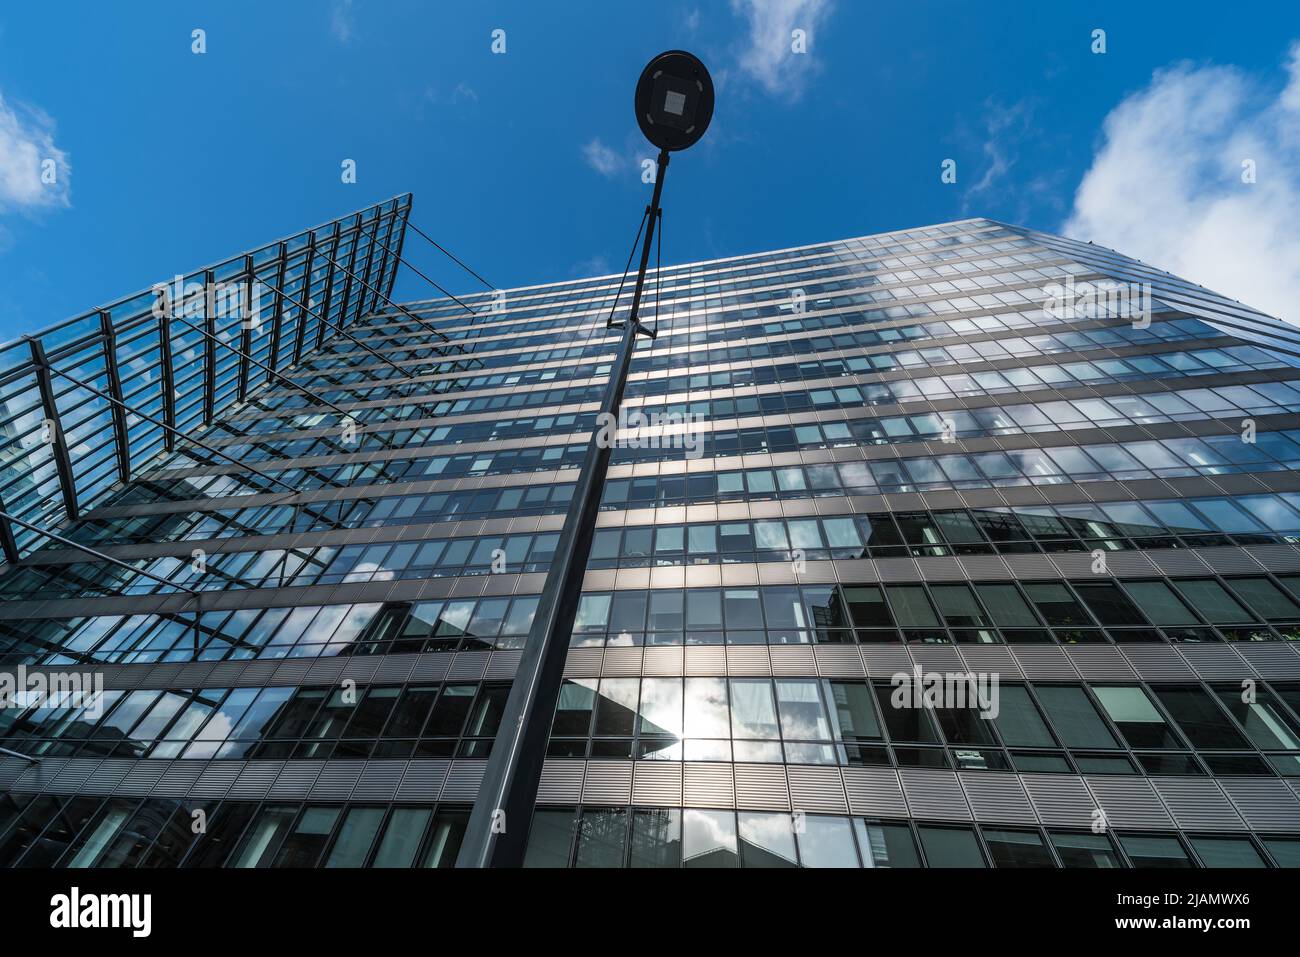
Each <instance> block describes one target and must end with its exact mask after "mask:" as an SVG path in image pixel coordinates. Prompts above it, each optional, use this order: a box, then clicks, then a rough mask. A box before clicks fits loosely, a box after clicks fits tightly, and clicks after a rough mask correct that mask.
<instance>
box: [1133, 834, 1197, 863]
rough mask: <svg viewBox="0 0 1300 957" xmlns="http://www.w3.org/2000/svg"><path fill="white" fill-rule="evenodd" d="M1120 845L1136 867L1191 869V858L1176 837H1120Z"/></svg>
mask: <svg viewBox="0 0 1300 957" xmlns="http://www.w3.org/2000/svg"><path fill="white" fill-rule="evenodd" d="M1119 842H1120V844H1122V845H1123V846H1124V852H1125V853H1126V854H1128V856H1129V860H1131V861H1132V862H1133V866H1134V867H1158V868H1170V867H1191V866H1192V861H1191V858H1189V857H1188V856H1187V851H1186V850H1185V849H1184V848H1183V845H1182V844H1180V843H1179V842H1178V839H1177V838H1175V837H1140V836H1134V835H1120V839H1119Z"/></svg>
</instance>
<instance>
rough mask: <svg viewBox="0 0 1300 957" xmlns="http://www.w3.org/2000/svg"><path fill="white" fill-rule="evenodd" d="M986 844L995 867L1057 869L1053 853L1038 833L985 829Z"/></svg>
mask: <svg viewBox="0 0 1300 957" xmlns="http://www.w3.org/2000/svg"><path fill="white" fill-rule="evenodd" d="M983 830H984V843H985V844H987V845H988V849H989V855H990V856H991V857H992V858H993V865H994V866H995V867H1055V866H1056V862H1055V861H1054V860H1052V855H1051V853H1050V852H1049V851H1048V850H1047V848H1046V847H1044V846H1043V839H1042V838H1041V837H1040V836H1039V835H1038V832H1037V831H1004V830H994V829H993V828H988V827H986V828H984V829H983Z"/></svg>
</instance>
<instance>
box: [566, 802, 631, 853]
mask: <svg viewBox="0 0 1300 957" xmlns="http://www.w3.org/2000/svg"><path fill="white" fill-rule="evenodd" d="M626 841H627V809H626V808H621V807H612V808H584V809H583V811H582V822H581V824H580V825H579V827H578V850H577V856H576V858H575V861H574V863H575V866H577V867H622V866H623V850H624V847H625V844H626Z"/></svg>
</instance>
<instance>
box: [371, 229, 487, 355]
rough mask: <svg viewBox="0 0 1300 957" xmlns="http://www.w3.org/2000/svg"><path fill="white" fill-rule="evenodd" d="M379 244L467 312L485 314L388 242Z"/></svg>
mask: <svg viewBox="0 0 1300 957" xmlns="http://www.w3.org/2000/svg"><path fill="white" fill-rule="evenodd" d="M376 241H377V242H378V240H376ZM379 246H380V248H381V249H384V250H386V251H387V252H389V253H391V254H392V256H393V258H394V259H396V260H397V261H398V262H399V263H401V264H402V265H403V266H405V267H406V268H407V269H409V270H411V272H413V273H415V274H416V275H417V276H419V277H420V278H421V279H423V280H424V281H425V282H427V283H428V284H429V285H430V286H432V287H433V288H434V289H436V290H438V292H440V293H442V294H443V295H444V296H446V297H447V298H448V299H451V300H452V301H453V302H455V303H456V304H457V305H458V306H460V307H461V308H462V309H464V310H465V311H466V312H468V313H469V314H470V315H471V316H481V315H483V313H481V312H480V311H478V310H477V309H475V308H474V307H473V306H471V305H469V304H468V303H466V302H465V301H463V300H462V299H460V298H458V297H457V296H455V295H454V294H453V293H450V292H448V291H447V290H446V289H444V288H443V287H442V286H440V285H438V284H437V283H436V282H434V281H433V280H432V279H430V278H429V277H428V276H426V275H425V274H424V273H423V272H422V271H421V270H419V269H418V268H416V266H415V264H414V263H412V262H411V261H410V260H408V259H404V258H402V256H401V255H399V254H398V252H397V251H396V250H395V249H393V248H392V247H391V246H389V245H388V244H387V243H379ZM384 298H385V299H387V298H388V297H387V296H385V297H384ZM389 301H390V302H391V300H389ZM398 308H399V309H400V308H401V307H400V306H399V307H398ZM434 331H435V332H437V330H436V329H435V330H434ZM438 335H440V336H443V338H444V339H446V336H444V335H443V334H442V333H441V332H439V333H438Z"/></svg>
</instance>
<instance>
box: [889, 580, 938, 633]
mask: <svg viewBox="0 0 1300 957" xmlns="http://www.w3.org/2000/svg"><path fill="white" fill-rule="evenodd" d="M885 591H886V593H887V594H888V595H889V603H890V605H892V606H893V609H894V614H895V616H896V617H897V618H898V624H899V625H901V626H902V627H904V628H928V627H934V626H936V625H938V624H939V618H938V616H937V615H936V614H935V613H934V608H933V607H932V606H931V605H930V600H929V599H928V598H926V596H925V589H924V588H922V587H921V586H920V585H887V586H885Z"/></svg>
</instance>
